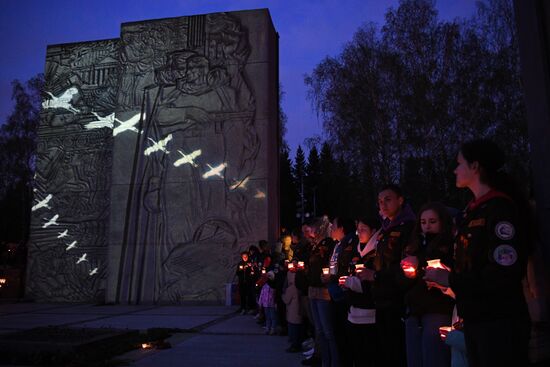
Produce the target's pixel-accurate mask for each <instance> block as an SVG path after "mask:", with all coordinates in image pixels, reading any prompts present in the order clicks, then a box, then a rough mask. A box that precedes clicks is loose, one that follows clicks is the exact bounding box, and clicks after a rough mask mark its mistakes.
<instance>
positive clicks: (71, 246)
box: [65, 241, 76, 251]
mask: <svg viewBox="0 0 550 367" xmlns="http://www.w3.org/2000/svg"><path fill="white" fill-rule="evenodd" d="M73 248H76V241H73V242H71V243H69V244H68V245H67V248H65V251H69V250H72V249H73Z"/></svg>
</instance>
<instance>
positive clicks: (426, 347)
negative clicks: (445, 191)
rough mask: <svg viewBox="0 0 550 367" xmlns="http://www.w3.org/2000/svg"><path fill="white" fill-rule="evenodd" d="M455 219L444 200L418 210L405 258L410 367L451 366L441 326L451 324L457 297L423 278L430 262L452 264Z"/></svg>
mask: <svg viewBox="0 0 550 367" xmlns="http://www.w3.org/2000/svg"><path fill="white" fill-rule="evenodd" d="M453 234H454V233H453V219H452V217H451V215H450V214H449V212H448V210H447V208H446V207H445V206H444V205H443V204H440V203H436V202H433V203H428V204H425V205H424V206H422V208H421V209H420V211H419V212H418V217H417V221H416V225H415V227H414V231H413V235H412V237H411V241H410V243H409V245H407V247H406V249H405V254H406V255H407V257H406V258H404V259H403V260H401V266H402V268H403V275H404V277H405V278H406V280H405V283H407V284H408V286H407V291H406V293H405V305H406V307H407V319H406V320H405V335H406V338H405V340H406V345H407V367H440V366H449V365H450V362H451V355H450V349H449V347H448V346H447V345H446V344H445V343H442V341H441V338H440V334H439V328H440V327H441V326H449V325H451V317H452V314H453V308H454V303H455V302H454V299H453V298H452V297H451V296H449V295H447V294H444V293H443V292H442V291H441V290H440V289H438V288H437V287H431V286H428V285H427V284H426V282H425V281H424V280H423V279H422V277H423V276H424V270H423V269H425V268H426V266H427V264H428V261H437V260H439V261H440V263H441V264H443V265H444V266H447V267H449V268H450V267H452V263H453V244H454V237H453Z"/></svg>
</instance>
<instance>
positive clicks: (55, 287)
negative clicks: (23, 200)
mask: <svg viewBox="0 0 550 367" xmlns="http://www.w3.org/2000/svg"><path fill="white" fill-rule="evenodd" d="M117 53H118V40H106V41H98V42H85V43H78V44H66V45H55V46H49V47H48V50H47V54H46V68H45V79H46V84H45V88H44V89H45V91H44V98H43V102H42V115H41V124H40V126H39V130H38V145H37V160H36V175H35V179H34V198H35V202H34V206H33V207H32V219H31V243H30V246H29V255H28V256H29V259H28V267H27V268H28V275H27V294H26V295H27V297H29V298H33V299H36V300H41V301H55V302H72V301H74V302H79V301H91V300H102V299H103V298H104V297H105V281H106V274H107V268H108V265H107V248H108V243H109V239H108V238H109V215H110V205H109V202H110V191H111V166H112V144H113V143H112V141H113V134H112V131H111V130H110V129H109V128H104V126H105V124H106V123H107V124H108V121H109V116H111V118H112V117H114V109H115V106H116V99H115V97H116V90H117V83H118V72H119V67H118V61H117Z"/></svg>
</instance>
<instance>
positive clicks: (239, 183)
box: [229, 176, 250, 190]
mask: <svg viewBox="0 0 550 367" xmlns="http://www.w3.org/2000/svg"><path fill="white" fill-rule="evenodd" d="M249 180H250V177H248V176H246V177H245V179H244V180H241V181H236V182H235V183H234V184H233V185H231V186H229V188H230V189H231V190H235V189H239V188H241V189H243V190H246V184H247V183H248V181H249Z"/></svg>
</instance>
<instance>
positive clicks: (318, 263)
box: [307, 237, 334, 287]
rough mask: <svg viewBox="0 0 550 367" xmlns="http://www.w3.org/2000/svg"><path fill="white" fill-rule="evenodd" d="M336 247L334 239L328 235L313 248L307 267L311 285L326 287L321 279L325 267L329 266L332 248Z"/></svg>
mask: <svg viewBox="0 0 550 367" xmlns="http://www.w3.org/2000/svg"><path fill="white" fill-rule="evenodd" d="M333 248H334V240H333V239H332V238H330V237H327V238H325V239H323V240H321V241H320V242H319V243H318V244H317V245H316V246H314V247H313V248H312V251H311V255H310V256H309V262H308V267H307V279H308V283H309V286H310V287H324V286H325V284H323V282H322V281H321V275H322V274H323V268H325V267H327V268H328V267H329V257H330V255H331V252H330V251H331V249H333Z"/></svg>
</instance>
